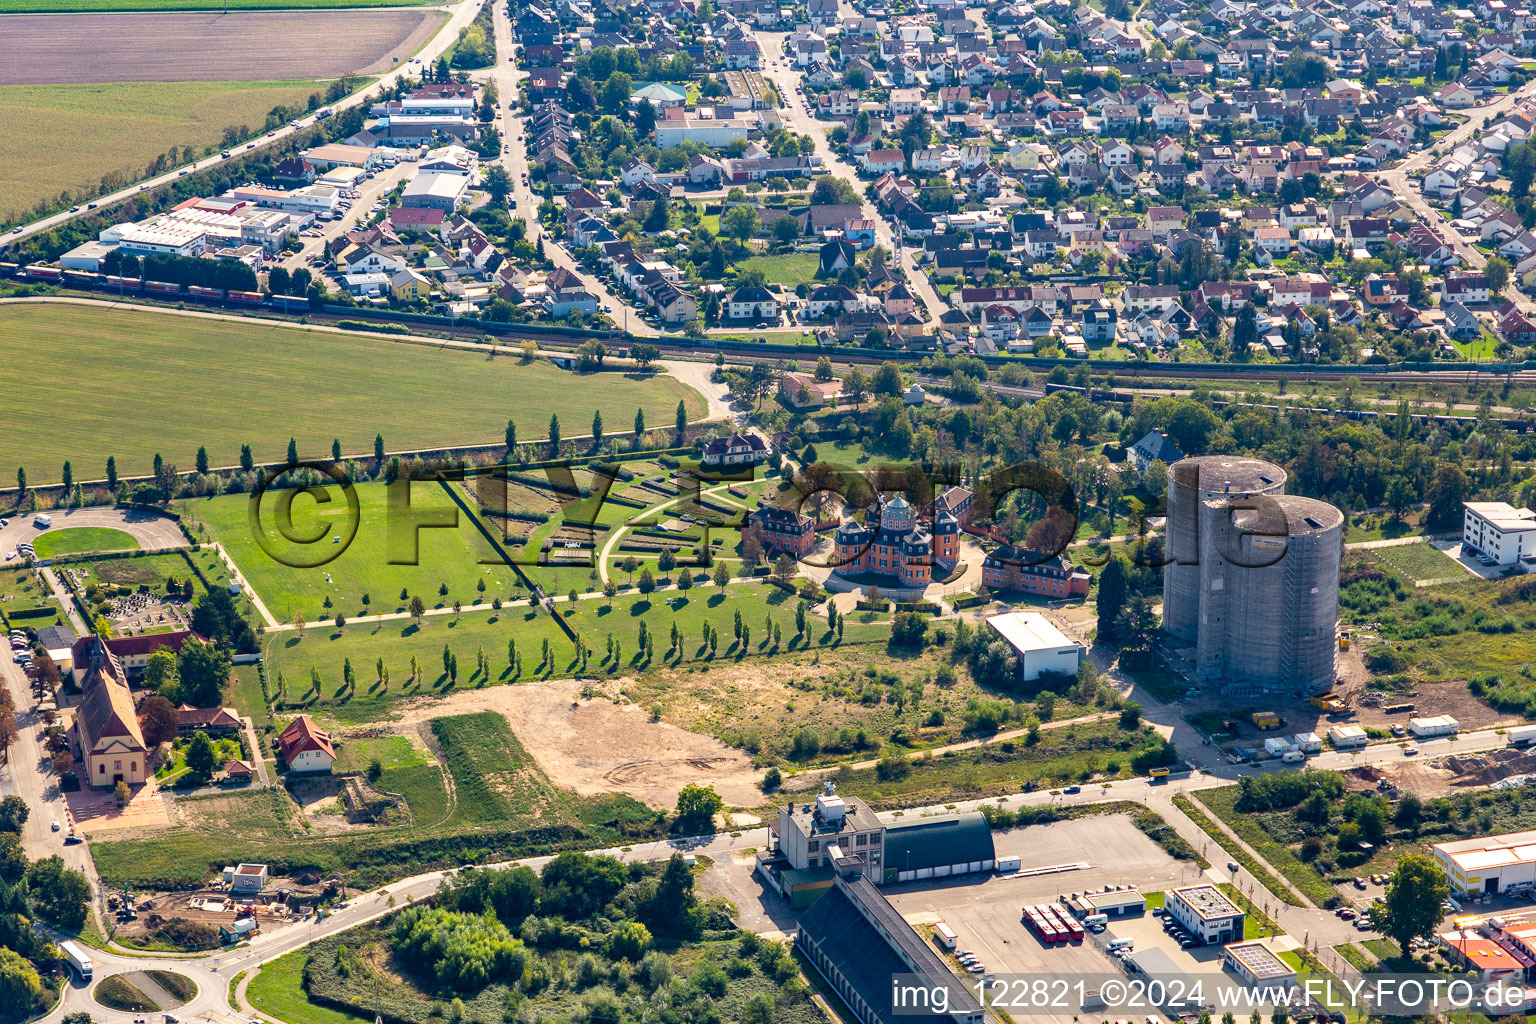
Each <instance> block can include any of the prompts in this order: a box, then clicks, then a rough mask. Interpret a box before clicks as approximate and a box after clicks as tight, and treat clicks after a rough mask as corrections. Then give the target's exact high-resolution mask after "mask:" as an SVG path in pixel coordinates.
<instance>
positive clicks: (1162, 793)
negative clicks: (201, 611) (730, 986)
mask: <svg viewBox="0 0 1536 1024" xmlns="http://www.w3.org/2000/svg"><path fill="white" fill-rule="evenodd" d="M0 673H5V674H7V675H8V676H15V675H16V673H14V672H13V671H10V670H9V669H8V668H7V667H6V666H0ZM14 685H16V684H15V683H14V682H13V686H14ZM16 695H17V696H18V697H26V696H27V694H26V693H25V686H24V684H21V692H18V693H17V694H16ZM21 706H23V707H29V706H30V705H29V704H28V703H25V702H24V703H22V705H21ZM1159 710H1160V708H1159V707H1157V706H1154V707H1153V708H1152V710H1151V711H1149V713H1148V717H1149V718H1151V719H1153V720H1154V721H1155V718H1153V716H1154V715H1156V714H1157V712H1158V711H1159ZM26 714H27V715H28V716H30V714H31V713H30V712H27V713H26ZM31 722H32V720H31V719H30V717H28V718H27V720H26V722H25V723H24V724H31ZM36 732H37V729H36V728H35V727H33V728H30V729H28V728H24V729H23V739H22V740H21V741H20V743H19V744H18V756H17V759H16V765H17V768H16V771H15V772H12V771H10V770H9V769H8V770H6V771H5V772H0V790H6V791H15V790H17V788H18V782H19V788H20V790H21V792H22V795H23V796H24V797H26V798H27V799H28V802H29V803H30V804H33V806H34V808H36V807H38V806H42V807H44V810H43V813H42V814H41V815H36V814H35V817H37V818H39V819H40V820H44V821H46V820H48V815H49V814H50V813H51V812H50V810H49V809H48V808H49V807H50V806H51V805H49V804H47V803H45V802H44V801H45V800H46V799H48V796H47V794H46V792H43V791H42V790H43V789H44V787H43V786H42V784H41V783H39V782H38V781H37V780H36V779H33V778H31V774H32V773H29V772H27V771H24V770H23V769H24V768H25V767H26V766H27V765H28V764H29V763H35V758H36V756H37V755H36V752H35V751H33V752H30V753H29V751H28V750H27V749H26V744H27V743H28V742H29V739H28V733H31V734H34V735H33V736H32V738H31V742H33V743H35V733H36ZM1504 744H1505V739H1504V737H1503V736H1501V735H1499V734H1497V733H1496V732H1495V731H1494V730H1492V729H1487V730H1482V731H1480V732H1476V733H1469V734H1467V735H1465V736H1461V737H1456V738H1446V739H1438V740H1428V741H1424V742H1422V743H1420V744H1419V747H1420V748H1421V750H1422V753H1421V754H1419V755H1418V756H1419V757H1424V758H1428V757H1436V756H1440V755H1443V754H1447V753H1451V752H1459V753H1467V752H1471V751H1476V750H1487V749H1494V748H1497V747H1501V746H1503V745H1504ZM1191 749H1198V748H1191ZM1409 756H1410V755H1407V754H1405V753H1404V752H1403V750H1402V749H1401V748H1399V747H1398V746H1396V745H1395V744H1377V745H1374V746H1371V747H1369V748H1367V749H1366V750H1363V751H1354V752H1348V753H1327V754H1322V755H1319V756H1318V757H1314V758H1312V759H1311V761H1310V764H1311V765H1312V766H1314V767H1320V768H1340V769H1342V768H1349V767H1352V766H1355V765H1359V764H1367V763H1383V762H1391V761H1398V760H1403V759H1406V758H1408V757H1409ZM29 758H32V759H34V760H31V761H29V760H28V759H29ZM1280 767H1282V766H1281V765H1279V764H1278V763H1275V762H1270V763H1266V764H1262V765H1231V764H1228V763H1225V762H1221V763H1216V764H1212V765H1209V766H1207V769H1206V770H1203V771H1197V772H1190V773H1185V774H1180V775H1178V776H1175V777H1172V778H1170V779H1168V780H1167V781H1166V782H1164V783H1161V784H1158V785H1151V784H1149V783H1148V781H1147V780H1146V779H1140V778H1138V779H1125V780H1120V781H1117V782H1112V783H1107V784H1103V785H1096V786H1088V787H1085V788H1084V791H1083V792H1081V793H1077V794H1064V793H1056V794H1053V793H1051V792H1049V791H1036V792H1032V793H1021V794H1015V795H1012V796H1006V797H1002V798H990V799H987V800H965V801H959V802H957V803H956V804H953V805H945V806H943V807H938V806H935V807H926V808H913V809H908V810H906V811H905V812H903V813H902V818H903V819H904V820H910V819H911V818H913V817H921V816H923V815H927V814H947V813H952V812H954V811H955V810H960V811H970V810H975V809H977V808H979V807H980V806H981V805H982V804H989V805H993V806H1001V807H1007V808H1018V807H1023V806H1034V805H1042V804H1050V803H1057V804H1063V805H1071V804H1090V803H1098V802H1102V801H1105V800H1132V801H1135V802H1138V803H1143V804H1146V805H1148V806H1150V807H1152V808H1153V809H1155V810H1157V811H1158V812H1159V813H1160V814H1162V815H1163V817H1164V818H1165V819H1166V820H1167V821H1168V822H1169V824H1170V825H1171V826H1172V827H1173V828H1174V829H1175V830H1176V831H1178V832H1179V834H1180V835H1182V836H1184V838H1185V839H1187V840H1188V841H1189V842H1190V843H1191V844H1192V845H1194V846H1195V847H1196V848H1197V849H1199V848H1201V847H1202V846H1204V847H1206V848H1207V852H1208V854H1210V855H1211V856H1212V857H1213V858H1214V859H1215V860H1216V861H1217V866H1216V867H1213V868H1212V869H1211V871H1210V872H1209V874H1210V875H1211V877H1213V878H1218V879H1220V880H1222V881H1225V880H1227V879H1228V877H1229V876H1228V873H1227V872H1226V871H1225V870H1224V868H1223V867H1222V866H1221V862H1222V861H1223V860H1224V857H1223V856H1222V854H1221V853H1220V851H1218V850H1215V849H1214V848H1212V847H1211V845H1210V841H1209V839H1208V838H1207V837H1206V836H1205V835H1204V833H1202V832H1201V831H1200V830H1199V828H1198V827H1197V826H1196V825H1195V824H1194V823H1193V822H1192V821H1190V820H1189V819H1188V818H1187V817H1186V816H1185V815H1184V814H1183V813H1182V812H1181V811H1179V810H1178V808H1176V807H1174V806H1173V803H1172V797H1173V795H1174V794H1176V793H1190V792H1194V791H1197V790H1200V789H1205V788H1210V787H1212V786H1222V785H1229V784H1231V782H1232V781H1233V780H1235V779H1236V778H1238V777H1239V776H1241V775H1245V774H1253V773H1257V772H1264V771H1271V770H1275V769H1277V768H1280ZM18 777H19V778H18ZM53 799H55V800H56V799H57V797H56V796H55V797H54V798H53ZM54 806H56V805H54ZM880 817H881V818H882V820H886V821H890V820H895V814H894V813H892V812H885V813H882V814H881V815H880ZM49 835H50V833H47V832H46V826H43V830H42V831H40V830H39V829H38V828H36V827H29V829H28V832H27V834H26V835H25V836H24V841H25V842H26V843H28V844H29V845H28V848H29V850H36V851H38V852H39V853H42V852H53V851H52V850H51V849H50V847H49V845H48V844H49V842H50V840H49ZM767 838H768V830H767V828H766V827H759V828H752V829H747V830H744V831H741V832H740V833H739V834H737V835H734V836H733V835H730V834H724V833H722V834H719V835H714V836H707V837H699V838H697V839H695V840H692V841H688V842H686V843H681V844H679V843H673V842H653V843H647V844H642V845H639V846H635V847H632V848H631V849H629V850H627V851H625V850H618V849H609V850H596V851H592V852H594V853H603V854H609V855H612V856H615V857H618V858H619V859H620V860H624V861H649V860H658V859H665V858H666V857H669V856H671V854H672V853H673V852H674V850H676V849H679V848H680V847H682V846H685V847H686V848H687V849H690V850H692V851H694V852H700V853H704V854H707V855H709V856H712V857H715V858H717V859H718V858H719V857H721V856H722V855H725V854H729V853H733V852H740V851H744V850H748V849H753V848H761V847H762V846H763V845H764V843H765V842H766V841H767ZM84 849H85V848H84V847H83V846H81V847H70V848H66V849H65V850H64V851H63V852H64V853H65V854H66V856H72V857H74V858H75V859H74V860H73V861H72V862H71V863H72V864H73V865H74V866H77V867H81V868H82V869H83V870H86V871H88V872H89V871H90V870H91V866H90V864H89V862H88V860H85V859H84V858H83V856H82V852H83V850H84ZM547 861H548V858H546V857H536V858H527V859H523V860H519V861H514V862H509V863H516V864H527V865H529V866H531V867H534V868H536V869H537V868H539V867H541V866H542V865H543V864H544V863H546V862H547ZM501 866H505V865H493V867H501ZM450 874H451V873H450V872H442V871H433V872H428V873H426V874H422V875H416V876H414V877H411V878H406V879H402V880H400V881H398V882H394V883H391V884H389V885H387V886H384V887H383V888H381V889H378V890H375V891H373V892H370V893H367V894H364V895H362V896H359V897H355V898H354V899H352V900H351V901H349V903H348V905H347V906H345V907H343V908H341V909H340V910H338V911H337V912H336V913H335V914H334V915H333V916H331V917H329V918H327V919H325V920H323V921H310V922H308V923H304V924H300V925H295V926H290V927H287V928H281V929H276V930H274V931H272V932H270V933H266V934H263V935H259V936H257V938H256V939H255V940H254V941H252V942H251V943H250V944H249V945H248V946H244V947H241V948H239V949H236V950H233V951H228V952H222V953H217V954H209V955H207V956H203V957H192V958H187V957H157V956H150V957H128V956H125V955H121V954H117V953H112V952H104V953H99V954H98V953H93V957H94V958H96V959H97V960H98V962H99V964H100V966H99V967H98V968H97V974H98V977H100V976H104V975H107V974H111V973H117V972H118V971H120V970H139V969H145V968H153V967H163V968H165V969H167V970H176V971H180V972H182V973H184V974H187V975H189V976H191V977H193V978H194V980H197V981H198V983H199V988H200V992H199V996H198V999H197V1000H196V1001H195V1002H194V1003H193V1004H191V1005H190V1006H189V1007H188V1010H189V1011H190V1012H188V1013H185V1014H183V1017H184V1018H188V1017H192V1016H195V1015H198V1014H209V1015H211V1016H209V1017H208V1018H207V1019H210V1020H233V1019H235V1016H234V1015H233V1011H232V1010H231V1008H230V1007H229V1006H228V1004H227V990H226V987H225V986H226V984H227V979H228V978H230V977H232V976H234V975H235V974H236V973H238V972H240V971H251V970H253V969H254V968H256V967H259V966H260V965H261V964H262V963H265V962H266V961H268V960H271V959H274V958H276V957H278V956H282V955H283V954H285V953H288V952H291V951H293V950H295V949H298V948H301V947H303V946H305V945H307V944H309V943H311V942H313V941H315V940H317V939H320V938H323V937H325V936H328V935H332V934H335V933H336V932H338V931H343V930H345V929H347V928H352V927H355V926H357V925H359V924H362V923H365V922H367V921H371V920H373V919H375V918H378V917H381V916H383V915H385V914H388V913H390V912H391V911H392V910H394V909H395V908H396V907H397V906H400V905H404V904H405V902H406V900H407V897H409V898H411V899H415V900H420V899H425V898H427V897H429V896H431V895H432V893H433V892H434V891H435V890H436V889H437V887H438V885H439V884H440V883H441V882H442V881H443V880H444V879H445V878H447V877H449V876H450ZM1233 880H1234V881H1236V883H1237V884H1238V885H1239V886H1240V887H1242V888H1243V889H1245V890H1251V891H1253V892H1254V893H1256V897H1255V898H1256V900H1257V902H1258V903H1259V904H1260V905H1261V906H1262V905H1265V904H1269V907H1270V913H1271V916H1274V917H1275V918H1276V920H1277V921H1278V922H1279V923H1280V924H1281V925H1282V926H1283V927H1284V928H1285V929H1286V930H1287V931H1288V932H1290V933H1291V934H1293V935H1296V936H1310V937H1311V938H1313V939H1318V940H1321V941H1323V942H1326V943H1334V942H1340V941H1345V940H1347V939H1350V938H1356V937H1358V933H1357V932H1355V930H1354V929H1353V928H1352V927H1349V926H1348V925H1346V924H1345V923H1344V922H1342V921H1340V920H1338V918H1336V917H1334V916H1333V915H1331V914H1329V913H1327V912H1325V911H1322V910H1316V909H1312V908H1307V907H1289V906H1276V905H1275V904H1276V903H1277V901H1275V900H1274V898H1273V897H1272V896H1269V895H1268V894H1267V893H1265V892H1264V890H1263V887H1262V886H1260V885H1259V884H1258V883H1257V881H1256V880H1255V879H1253V878H1251V877H1250V876H1248V875H1247V873H1246V872H1245V871H1242V870H1241V869H1240V870H1239V871H1238V872H1237V873H1236V875H1235V878H1234V879H1233ZM246 981H247V982H248V981H249V976H247V978H246ZM239 991H240V992H241V993H242V995H243V992H244V983H242V985H241V986H240V989H239ZM78 1009H90V1010H92V1011H93V1012H94V1013H95V1015H96V1018H97V1019H98V1020H102V1021H106V1022H108V1024H118V1022H120V1021H121V1022H127V1021H130V1020H131V1019H132V1015H131V1014H114V1013H111V1012H107V1011H103V1010H101V1008H99V1007H97V1006H95V1005H94V1003H93V1002H92V1001H91V1000H90V998H89V995H88V994H87V992H86V991H85V990H84V989H81V988H78V987H76V988H71V989H70V990H69V991H68V992H67V993H66V995H65V1001H64V1005H63V1007H61V1008H60V1009H59V1010H57V1011H55V1012H54V1013H53V1014H51V1015H49V1016H48V1017H47V1018H45V1019H46V1020H48V1021H56V1020H59V1019H60V1018H61V1017H62V1015H63V1014H64V1013H65V1012H66V1011H68V1010H78ZM239 1016H240V1019H245V1016H246V1015H245V1014H240V1015H239ZM293 1024H302V1022H298V1021H295V1022H293Z"/></svg>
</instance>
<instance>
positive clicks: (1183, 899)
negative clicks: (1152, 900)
mask: <svg viewBox="0 0 1536 1024" xmlns="http://www.w3.org/2000/svg"><path fill="white" fill-rule="evenodd" d="M1163 911H1164V913H1166V914H1167V915H1168V916H1169V917H1171V918H1173V919H1174V920H1175V921H1177V922H1179V924H1181V925H1183V926H1184V928H1185V930H1186V931H1188V932H1189V933H1190V934H1191V935H1193V936H1194V937H1195V938H1197V939H1199V940H1200V941H1201V942H1203V943H1206V944H1208V945H1209V944H1211V943H1222V944H1225V943H1228V942H1240V941H1242V938H1243V921H1244V920H1245V919H1246V916H1247V915H1246V914H1244V912H1243V911H1242V909H1241V908H1239V907H1238V906H1237V904H1235V903H1233V902H1232V901H1231V900H1229V899H1227V896H1226V894H1225V893H1223V892H1222V891H1221V890H1220V889H1218V888H1216V887H1215V886H1214V885H1211V884H1210V883H1208V882H1202V883H1200V884H1198V885H1185V886H1180V887H1179V888H1177V889H1169V890H1168V891H1167V892H1166V893H1165V894H1164V895H1163Z"/></svg>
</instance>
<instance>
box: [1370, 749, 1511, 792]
mask: <svg viewBox="0 0 1536 1024" xmlns="http://www.w3.org/2000/svg"><path fill="white" fill-rule="evenodd" d="M1344 776H1345V779H1346V785H1347V787H1348V788H1349V789H1350V790H1351V791H1360V792H1366V791H1369V792H1384V793H1387V794H1389V795H1390V794H1391V793H1392V792H1394V791H1396V790H1404V791H1412V792H1414V793H1417V794H1418V795H1419V796H1421V797H1433V796H1450V795H1453V794H1456V793H1461V792H1467V791H1477V790H1484V789H1492V790H1502V789H1519V788H1521V787H1524V786H1530V785H1536V749H1532V748H1530V747H1524V746H1521V747H1514V746H1510V747H1502V748H1500V749H1497V750H1485V751H1480V752H1478V753H1468V754H1447V755H1445V756H1444V757H1435V758H1430V759H1428V760H1424V761H1387V762H1382V763H1380V764H1371V765H1361V766H1360V767H1358V768H1351V769H1349V770H1347V771H1346V772H1345V773H1344Z"/></svg>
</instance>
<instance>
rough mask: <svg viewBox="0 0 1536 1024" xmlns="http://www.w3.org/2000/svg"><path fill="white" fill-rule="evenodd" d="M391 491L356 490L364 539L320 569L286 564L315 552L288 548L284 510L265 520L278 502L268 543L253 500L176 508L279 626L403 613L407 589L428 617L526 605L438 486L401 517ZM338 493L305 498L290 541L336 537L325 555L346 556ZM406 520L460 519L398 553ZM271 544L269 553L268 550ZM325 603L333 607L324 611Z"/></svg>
mask: <svg viewBox="0 0 1536 1024" xmlns="http://www.w3.org/2000/svg"><path fill="white" fill-rule="evenodd" d="M388 490H389V489H388V487H387V486H386V485H384V484H381V483H378V484H371V483H365V484H359V485H358V487H357V498H358V521H357V535H356V537H355V538H353V539H352V541H351V543H350V544H347V545H346V549H345V551H343V552H342V553H341V554H340V555H338V556H337V557H336V559H335V560H334V561H331V562H327V563H326V564H324V565H321V566H316V567H314V568H294V567H292V566H289V565H285V564H283V562H282V561H279V560H278V559H279V558H284V559H288V555H287V554H286V553H287V552H289V551H298V552H300V554H301V556H302V557H305V558H309V557H310V551H312V550H313V548H309V549H303V548H297V547H295V546H294V545H291V544H289V543H288V542H287V541H285V540H284V537H283V532H282V531H281V530H280V528H279V524H278V522H277V513H276V511H275V510H274V511H273V512H272V513H271V515H270V516H268V515H267V514H266V512H267V509H266V505H267V504H269V503H275V501H276V498H275V497H273V496H269V497H268V499H267V501H266V502H264V503H263V517H262V526H263V535H262V537H261V538H258V537H257V536H256V535H255V534H254V533H253V532H252V530H251V525H250V511H251V503H250V498H249V496H247V495H224V496H222V497H218V498H197V499H191V500H188V501H184V502H182V503H180V504H179V505H178V508H179V509H180V511H181V512H182V513H183V514H184V515H185V516H187V517H188V519H189V520H190V521H191V522H196V523H202V524H205V525H206V526H207V527H208V528H209V530H210V531H211V534H212V536H213V538H216V539H217V540H219V541H220V542H221V543H222V544H223V545H224V548H225V550H226V551H228V552H229V555H230V557H231V558H233V559H234V562H235V565H236V566H238V567H239V569H240V572H241V574H242V575H243V576H244V577H245V579H246V581H247V582H248V583H249V584H250V586H251V587H253V588H254V589H255V591H256V594H257V596H258V597H260V598H261V599H262V601H263V602H265V603H266V606H267V608H268V609H269V610H270V611H271V612H272V615H273V616H274V617H275V618H277V619H278V620H279V621H281V622H288V621H291V620H292V618H293V616H294V614H295V613H296V612H302V613H303V614H304V617H305V618H306V619H307V620H308V621H309V622H320V621H321V620H325V619H335V617H336V616H337V615H344V616H346V617H347V618H356V617H357V616H359V615H364V614H372V615H379V614H384V613H388V612H396V611H405V610H406V608H407V606H408V604H409V601H403V600H401V598H400V591H401V589H402V588H405V589H406V590H408V591H409V592H410V593H411V594H413V595H419V596H420V597H421V599H422V601H423V602H425V604H426V606H427V607H428V608H434V607H444V608H447V607H452V605H453V602H454V601H458V602H460V603H461V604H463V605H464V606H465V607H468V606H470V605H471V604H473V602H474V601H475V599H476V598H480V599H481V600H482V601H483V602H484V603H485V604H486V605H489V604H490V602H491V599H492V598H494V597H498V596H499V597H501V598H502V599H503V600H511V599H512V598H513V597H514V596H521V597H527V596H528V594H527V591H522V592H517V591H516V589H515V588H516V583H515V580H516V577H515V576H514V575H513V573H512V570H511V569H509V568H507V566H506V565H505V564H502V563H501V562H500V561H499V559H498V558H497V556H496V555H495V553H494V552H493V551H492V550H491V548H490V546H489V545H488V544H486V543H485V542H484V540H483V539H482V538H481V537H480V535H479V534H478V533H477V532H476V530H475V528H474V527H473V526H472V525H471V524H470V522H469V520H468V517H467V516H465V515H464V514H463V513H462V512H461V511H460V510H459V509H458V507H457V506H455V505H454V503H453V501H452V500H450V499H449V497H448V495H447V494H446V493H445V492H444V491H443V488H442V486H441V485H440V484H437V483H435V482H427V481H422V482H415V483H412V484H411V485H410V492H409V502H410V504H409V506H408V507H407V506H404V505H402V506H401V507H398V508H396V509H394V510H393V511H392V510H391V509H390V507H389V501H388ZM331 493H332V500H331V501H330V502H328V503H320V502H318V501H316V500H315V499H314V498H312V497H311V496H308V495H303V494H300V495H297V496H296V497H295V498H294V500H293V502H292V505H291V506H290V512H291V517H292V524H291V527H288V528H287V535H288V536H291V537H299V536H319V535H321V534H322V531H327V530H328V531H329V536H327V537H326V538H325V540H324V541H323V542H322V544H321V545H320V546H321V547H322V548H323V547H324V546H325V545H331V546H332V547H334V548H336V549H340V545H339V544H333V542H332V541H331V539H330V538H331V537H336V536H344V532H343V531H344V528H345V525H346V522H347V507H346V502H345V501H344V500H343V499H342V498H341V496H340V492H339V491H338V490H337V489H336V488H331ZM402 494H403V492H402ZM408 517H418V518H416V519H415V521H417V522H427V521H433V522H435V521H444V522H452V521H454V518H455V517H456V518H457V521H458V526H457V527H454V528H451V529H421V530H420V531H418V532H416V533H415V538H416V544H415V545H412V544H411V543H409V541H410V539H411V531H410V530H409V528H407V529H405V530H403V531H401V532H399V533H397V534H396V541H397V542H396V543H393V544H392V543H391V541H390V524H391V522H393V523H394V524H395V526H396V527H397V528H398V527H399V526H401V524H404V523H408V522H410V521H411V519H409V518H408ZM402 538H403V540H402ZM263 543H265V544H266V545H267V546H266V547H263ZM413 548H414V550H413ZM323 553H324V554H329V551H324V552H323ZM274 555H275V556H276V557H274ZM288 560H297V559H288ZM310 560H311V561H314V560H315V559H313V558H310ZM412 562H413V563H414V564H403V563H412ZM482 562H491V563H494V564H484V565H483V564H481V563H482ZM487 570H489V571H487ZM481 580H484V581H485V590H484V591H481V590H479V589H478V584H479V583H480V581H481ZM444 584H447V586H448V593H447V594H446V595H444V594H440V593H439V591H440V590H441V589H442V587H443V585H444ZM364 594H367V595H368V597H369V604H368V606H367V608H365V607H364V606H363V603H362V599H363V595H364ZM327 599H329V601H330V607H327V606H326V601H327Z"/></svg>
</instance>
